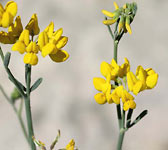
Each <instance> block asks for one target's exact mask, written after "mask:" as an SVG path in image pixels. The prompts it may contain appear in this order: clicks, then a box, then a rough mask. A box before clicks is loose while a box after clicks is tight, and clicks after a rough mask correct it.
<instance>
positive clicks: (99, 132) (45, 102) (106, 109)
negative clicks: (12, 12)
mask: <svg viewBox="0 0 168 150" xmlns="http://www.w3.org/2000/svg"><path fill="white" fill-rule="evenodd" d="M1 2H2V4H5V3H6V1H1ZM16 2H17V3H18V14H20V15H21V18H22V22H23V24H24V25H26V24H27V22H28V21H29V19H30V17H31V16H32V14H33V13H37V15H38V19H39V26H40V28H41V31H42V30H43V29H44V28H45V27H46V26H47V25H48V24H49V23H50V21H54V23H55V29H58V28H60V27H63V30H64V35H66V36H68V37H69V42H68V44H67V46H66V47H65V48H64V49H65V50H67V51H68V52H69V54H70V58H69V59H68V60H67V61H66V62H64V63H61V64H56V63H54V62H52V61H51V60H50V59H49V58H48V57H46V58H44V59H43V58H42V57H41V56H39V59H40V60H39V64H38V65H37V66H35V67H33V73H32V81H35V80H36V79H37V78H38V77H43V79H44V80H43V82H42V84H41V86H40V87H39V88H38V90H36V91H35V92H33V93H32V95H31V96H32V99H31V104H32V113H33V121H34V130H35V135H36V138H37V139H40V140H41V141H43V142H44V143H46V145H47V146H49V145H50V144H51V142H52V141H53V140H54V138H55V137H56V135H57V130H58V129H60V130H61V139H60V141H59V143H58V145H57V147H56V149H59V148H63V147H65V145H66V144H67V143H68V142H69V140H70V139H71V138H74V139H75V141H76V145H77V146H78V148H79V149H80V150H115V147H116V143H117V139H118V124H117V123H118V122H117V117H116V108H115V105H108V104H106V105H103V106H100V105H98V104H97V103H96V102H95V101H94V99H93V97H94V94H96V93H97V91H96V90H95V89H94V87H93V84H92V79H93V77H96V76H97V77H98V76H99V77H100V76H101V74H100V64H101V62H102V61H107V62H110V61H111V59H112V57H113V52H112V51H113V43H112V40H111V37H110V35H109V33H108V30H107V28H106V27H105V26H104V25H103V24H102V20H103V19H104V16H103V14H102V13H101V10H102V9H106V10H109V11H112V10H114V6H113V0H46V1H45V0H43V1H42V0H22V1H21V0H16ZM117 2H118V4H119V5H120V6H122V5H123V4H124V3H125V2H132V1H131V0H127V1H125V0H118V1H117ZM136 2H137V4H138V12H137V15H136V17H135V20H134V22H133V23H132V24H131V27H132V31H133V34H132V35H129V34H126V35H124V37H123V38H122V40H121V42H120V45H119V53H118V56H119V57H118V59H119V63H120V64H122V63H123V62H124V57H127V58H128V59H129V60H130V63H131V68H132V70H133V71H134V72H135V69H136V67H137V66H138V65H140V64H141V65H142V66H143V67H144V68H147V67H152V68H153V69H154V70H155V71H156V72H158V74H159V81H158V85H157V86H156V88H155V89H153V90H151V91H144V92H142V93H141V94H139V95H138V96H137V97H136V103H137V108H136V110H135V111H134V115H133V118H135V117H136V116H137V115H138V114H139V113H140V112H141V111H143V110H144V109H147V110H149V114H148V115H147V116H146V117H145V118H144V119H143V120H142V121H141V122H139V123H138V124H137V125H136V126H134V127H133V128H132V129H131V130H130V131H128V132H127V133H126V136H125V140H124V145H123V150H167V149H168V135H167V134H168V117H167V114H168V99H167V94H166V93H167V84H168V67H167V60H168V55H167V54H168V52H167V51H168V35H167V34H168V1H166V0H148V1H146V0H141V1H139V0H136ZM2 48H3V50H4V51H10V48H11V46H6V45H2ZM22 59H23V55H20V54H19V53H16V52H12V58H11V63H10V68H11V70H12V72H13V74H14V75H15V76H16V77H17V78H18V79H20V80H21V81H22V82H23V83H24V64H23V61H22ZM0 65H1V66H2V62H1V61H0ZM0 74H1V75H0V83H1V84H2V85H4V88H5V90H6V91H8V94H9V93H10V92H11V91H12V89H13V85H12V84H11V83H10V82H9V80H8V78H7V74H6V72H5V71H4V68H3V67H1V68H0ZM0 149H1V150H11V149H12V150H29V147H28V145H27V143H26V141H25V139H24V136H23V134H22V132H21V130H20V125H19V124H18V120H17V117H16V115H15V114H14V112H13V110H12V108H11V106H10V105H9V104H8V103H7V101H6V100H5V99H4V97H3V95H2V94H1V93H0Z"/></svg>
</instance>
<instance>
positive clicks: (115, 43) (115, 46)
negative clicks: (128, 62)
mask: <svg viewBox="0 0 168 150" xmlns="http://www.w3.org/2000/svg"><path fill="white" fill-rule="evenodd" d="M117 49H118V41H117V40H114V60H115V61H116V63H117Z"/></svg>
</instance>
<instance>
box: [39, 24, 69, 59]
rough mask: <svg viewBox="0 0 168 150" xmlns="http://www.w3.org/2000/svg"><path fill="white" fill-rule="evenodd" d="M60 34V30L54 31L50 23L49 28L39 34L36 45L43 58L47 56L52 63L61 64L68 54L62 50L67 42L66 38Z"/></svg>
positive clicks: (61, 31) (61, 30)
mask: <svg viewBox="0 0 168 150" xmlns="http://www.w3.org/2000/svg"><path fill="white" fill-rule="evenodd" d="M62 33H63V29H62V28H60V29H59V30H57V31H54V23H53V22H51V23H50V24H49V26H48V27H47V28H46V29H45V30H44V31H43V32H41V33H40V34H39V38H38V45H39V47H40V50H41V52H42V56H43V57H45V56H47V55H49V56H50V58H51V59H52V60H53V61H54V62H63V61H65V60H67V59H68V57H69V54H68V53H67V52H66V51H64V50H62V48H63V47H64V46H65V45H66V43H67V42H68V37H66V36H62Z"/></svg>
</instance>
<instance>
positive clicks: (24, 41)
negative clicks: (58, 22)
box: [12, 29, 38, 65]
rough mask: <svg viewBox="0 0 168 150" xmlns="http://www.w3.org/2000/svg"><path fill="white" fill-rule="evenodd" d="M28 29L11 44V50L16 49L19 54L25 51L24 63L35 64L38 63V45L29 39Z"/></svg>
mask: <svg viewBox="0 0 168 150" xmlns="http://www.w3.org/2000/svg"><path fill="white" fill-rule="evenodd" d="M29 36H30V34H29V30H27V29H25V30H23V32H22V33H21V35H20V37H19V40H18V41H17V42H16V43H15V44H14V45H13V47H12V50H13V51H18V52H19V53H20V54H23V53H25V52H27V53H26V54H25V56H24V63H25V64H30V65H36V64H37V63H38V57H37V55H36V54H37V53H38V46H37V45H36V42H33V41H31V42H30V39H29Z"/></svg>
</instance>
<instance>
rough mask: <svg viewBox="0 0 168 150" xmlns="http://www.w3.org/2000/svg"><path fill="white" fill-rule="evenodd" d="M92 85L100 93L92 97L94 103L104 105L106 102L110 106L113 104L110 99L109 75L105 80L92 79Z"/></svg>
mask: <svg viewBox="0 0 168 150" xmlns="http://www.w3.org/2000/svg"><path fill="white" fill-rule="evenodd" d="M93 85H94V87H95V89H96V90H98V91H100V92H101V93H97V94H96V95H95V96H94V98H95V101H96V102H97V103H98V104H105V103H106V102H108V103H109V104H110V103H112V102H113V101H112V97H111V84H110V75H108V77H107V79H106V80H105V79H103V78H97V77H96V78H93Z"/></svg>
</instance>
